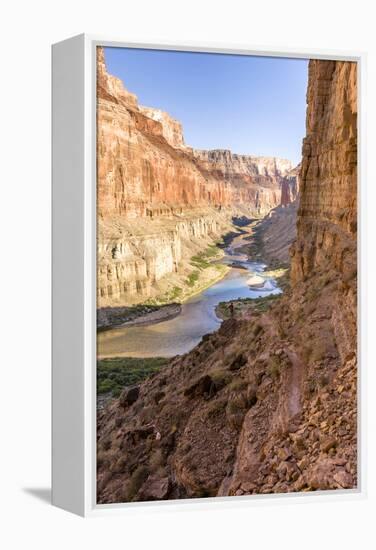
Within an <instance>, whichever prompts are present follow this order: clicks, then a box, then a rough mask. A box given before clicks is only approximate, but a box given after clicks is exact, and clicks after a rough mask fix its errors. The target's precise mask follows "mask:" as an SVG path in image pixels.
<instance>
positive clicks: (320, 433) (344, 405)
mask: <svg viewBox="0 0 376 550" xmlns="http://www.w3.org/2000/svg"><path fill="white" fill-rule="evenodd" d="M307 103H308V108H307V137H306V139H305V141H304V147H303V162H302V169H301V191H300V193H301V198H300V200H301V202H300V207H299V211H298V224H297V225H298V230H297V242H296V245H295V246H294V248H293V252H292V262H293V264H292V276H291V288H290V290H287V291H286V294H285V295H284V296H282V297H279V298H275V299H274V301H273V302H272V305H271V306H270V307H269V309H265V308H261V309H258V308H257V307H256V306H253V309H252V306H250V307H251V309H250V314H249V316H248V317H247V316H243V317H242V318H241V319H237V318H234V319H231V320H229V321H225V322H224V323H223V324H222V327H221V329H220V330H219V331H218V332H216V333H214V334H212V335H209V336H207V337H204V338H203V340H202V342H201V343H200V344H199V345H198V346H197V347H196V348H195V349H194V350H192V352H190V353H189V354H186V355H184V356H182V357H177V358H175V359H173V360H172V361H171V363H170V364H169V366H167V367H166V368H164V369H163V370H162V371H161V372H160V373H159V374H157V375H154V376H153V377H151V378H149V379H148V380H146V381H145V382H144V383H143V384H141V386H140V387H139V389H138V392H137V398H136V400H135V401H134V402H133V401H132V403H131V402H130V399H128V392H129V390H125V391H124V393H123V395H122V396H121V398H120V399H119V400H115V401H114V402H113V403H112V404H110V405H109V406H108V408H107V409H106V410H105V411H103V412H101V413H100V414H99V416H98V455H97V456H98V476H97V480H98V486H97V494H98V502H103V503H105V502H121V501H129V500H134V501H137V500H159V499H169V498H187V497H203V496H216V495H245V494H259V493H279V492H293V491H315V490H327V489H343V488H346V489H351V488H355V487H356V486H357V456H356V447H357V432H356V425H357V401H356V388H357V386H356V223H355V221H356V146H357V141H356V137H357V136H356V114H357V113H356V104H357V103H356V65H355V64H352V63H349V62H331V61H319V60H314V61H311V62H310V66H309V86H308V94H307Z"/></svg>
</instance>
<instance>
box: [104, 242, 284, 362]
mask: <svg viewBox="0 0 376 550" xmlns="http://www.w3.org/2000/svg"><path fill="white" fill-rule="evenodd" d="M248 236H249V233H243V234H241V235H239V236H237V237H235V238H234V239H233V241H232V242H231V244H230V245H229V246H228V247H227V248H226V249H225V256H224V257H223V258H221V260H220V262H221V263H227V264H229V265H233V267H231V270H230V271H229V272H228V273H227V275H226V276H225V277H224V278H223V279H222V280H221V281H219V282H217V283H215V284H213V285H212V286H211V287H209V288H207V289H206V290H204V291H202V292H201V293H200V294H197V295H196V296H193V297H192V298H190V299H189V300H187V302H185V303H184V304H183V305H182V311H181V314H180V315H178V316H177V317H175V318H174V319H169V320H167V321H163V322H161V323H157V324H154V325H149V326H133V327H129V326H128V327H117V328H114V329H111V330H107V331H105V332H101V333H99V334H98V336H97V349H98V358H100V359H101V358H105V357H173V356H174V355H181V354H184V353H187V352H188V351H190V350H191V349H192V348H194V347H195V346H196V345H197V344H198V343H199V342H200V340H201V338H202V337H203V335H204V334H208V333H210V332H214V331H215V330H217V329H218V328H219V326H220V324H221V319H219V318H218V317H217V316H216V314H215V308H216V306H217V305H218V304H219V302H225V301H231V300H235V299H237V298H257V297H260V296H268V295H270V294H279V293H280V292H281V290H280V288H279V287H278V285H277V283H276V281H275V280H274V279H273V278H271V277H268V276H267V275H263V272H264V270H265V268H266V265H265V264H264V263H262V262H261V261H250V260H248V258H247V256H246V255H245V254H242V253H239V252H238V250H237V249H238V248H240V247H242V246H244V244H245V242H244V239H245V238H246V237H248ZM234 264H235V265H234ZM237 266H239V267H237ZM244 268H245V269H244ZM253 275H258V276H260V277H262V279H263V281H264V282H263V286H262V288H251V287H250V286H249V285H248V284H247V281H248V279H249V278H250V277H252V276H253Z"/></svg>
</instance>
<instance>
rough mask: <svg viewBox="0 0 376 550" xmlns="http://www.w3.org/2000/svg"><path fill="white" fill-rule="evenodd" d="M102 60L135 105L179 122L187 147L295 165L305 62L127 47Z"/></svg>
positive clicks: (299, 141)
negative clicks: (133, 97) (271, 158)
mask: <svg viewBox="0 0 376 550" xmlns="http://www.w3.org/2000/svg"><path fill="white" fill-rule="evenodd" d="M105 59H106V65H107V70H108V72H109V73H111V74H113V75H115V76H117V77H119V78H120V79H121V80H122V81H123V82H124V85H125V87H126V88H127V89H128V90H129V91H131V92H133V93H135V94H136V95H137V96H138V99H139V103H140V104H141V105H145V106H147V107H154V108H158V109H162V110H163V111H167V112H168V113H169V114H170V115H171V116H173V117H174V118H176V119H178V120H179V121H180V122H181V123H182V124H183V130H184V138H185V142H186V144H187V145H190V146H192V147H195V148H198V149H231V151H232V152H233V153H241V154H251V155H265V156H278V157H283V158H288V159H291V160H292V161H293V162H294V164H297V163H298V162H299V161H300V155H301V145H302V138H303V136H304V135H305V111H306V88H307V72H308V68H307V64H308V61H307V60H304V59H284V58H272V57H256V56H242V55H227V54H226V55H225V54H202V53H191V52H174V51H163V50H143V49H131V48H105Z"/></svg>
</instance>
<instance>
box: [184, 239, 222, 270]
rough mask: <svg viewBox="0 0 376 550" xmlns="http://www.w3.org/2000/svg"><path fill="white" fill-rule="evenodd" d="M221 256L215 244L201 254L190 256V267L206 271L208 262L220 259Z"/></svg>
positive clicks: (220, 251)
mask: <svg viewBox="0 0 376 550" xmlns="http://www.w3.org/2000/svg"><path fill="white" fill-rule="evenodd" d="M222 255H223V251H222V250H221V249H220V248H219V246H218V245H217V244H211V245H209V246H208V247H207V248H206V249H205V250H204V251H203V252H200V253H199V254H196V255H195V256H192V258H191V265H193V266H194V267H196V268H198V269H206V268H207V267H209V265H210V262H211V261H212V260H214V259H216V258H220V257H221V256H222Z"/></svg>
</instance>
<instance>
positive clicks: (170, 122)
mask: <svg viewBox="0 0 376 550" xmlns="http://www.w3.org/2000/svg"><path fill="white" fill-rule="evenodd" d="M97 55H98V57H97V59H98V70H97V208H98V284H97V287H98V305H99V307H101V306H105V305H112V304H121V303H124V304H130V303H136V302H139V301H143V300H145V299H147V298H150V297H155V296H158V295H159V294H160V293H161V291H162V290H163V291H165V290H166V288H167V286H168V283H167V281H162V287H163V288H161V286H160V285H159V284H158V282H159V281H161V279H162V278H163V277H164V276H166V275H169V274H170V275H171V274H172V275H173V277H170V286H171V285H172V286H174V285H176V284H179V274H180V279H184V278H186V275H187V272H189V261H188V260H189V257H190V255H192V254H194V253H197V251H198V250H199V249H200V248H201V249H202V248H204V247H205V246H206V245H207V244H208V243H209V242H213V241H214V240H216V239H217V238H218V237H219V236H220V235H221V234H223V233H225V232H226V231H228V230H229V229H230V222H231V219H232V216H234V215H237V214H241V215H242V214H243V215H247V216H249V217H260V216H263V215H265V214H266V213H267V212H268V211H269V210H270V209H271V208H274V207H275V206H277V205H278V204H280V201H281V193H282V185H283V182H284V176H285V175H287V174H288V171H289V170H290V169H291V163H290V162H289V161H286V160H281V159H275V158H263V157H247V156H242V155H232V154H231V152H230V151H195V150H193V149H192V148H190V147H187V146H186V145H185V144H184V138H183V133H182V127H181V124H180V123H179V122H178V121H176V120H175V119H173V118H172V117H170V116H169V115H168V114H167V113H164V112H162V111H160V110H158V109H153V108H149V107H143V106H140V105H139V104H138V100H137V97H136V96H135V95H134V94H132V93H130V92H128V90H126V88H124V86H123V84H122V82H121V81H120V80H119V79H117V78H115V77H113V76H111V75H109V74H108V73H107V70H106V66H105V60H104V53H103V50H102V48H98V54H97ZM143 220H147V223H146V221H145V223H144V221H143ZM184 260H186V261H185V263H184ZM165 287H166V288H165Z"/></svg>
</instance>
